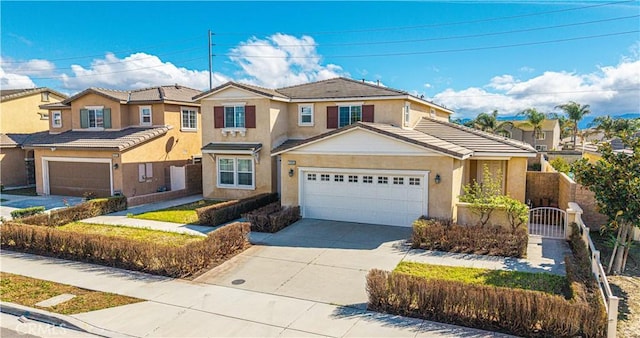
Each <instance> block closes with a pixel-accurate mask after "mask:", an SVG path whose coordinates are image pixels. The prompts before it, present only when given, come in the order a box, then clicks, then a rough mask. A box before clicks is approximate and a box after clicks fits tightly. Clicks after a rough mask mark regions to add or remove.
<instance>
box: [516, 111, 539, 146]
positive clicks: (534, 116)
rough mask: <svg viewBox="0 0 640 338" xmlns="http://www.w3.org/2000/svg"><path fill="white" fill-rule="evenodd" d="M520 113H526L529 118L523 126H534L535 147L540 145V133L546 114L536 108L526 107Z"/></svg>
mask: <svg viewBox="0 0 640 338" xmlns="http://www.w3.org/2000/svg"><path fill="white" fill-rule="evenodd" d="M519 115H524V116H525V117H526V118H527V121H526V122H524V123H523V124H522V126H527V127H531V128H533V147H534V148H535V147H536V146H537V145H538V142H537V139H538V135H539V134H540V133H541V132H542V122H544V119H545V118H546V116H545V115H544V114H543V113H541V112H539V111H537V110H536V109H535V108H529V109H526V110H524V111H523V112H521V113H520V114H519Z"/></svg>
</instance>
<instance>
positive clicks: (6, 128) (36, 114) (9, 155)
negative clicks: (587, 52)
mask: <svg viewBox="0 0 640 338" xmlns="http://www.w3.org/2000/svg"><path fill="white" fill-rule="evenodd" d="M66 98H67V96H66V95H64V94H61V93H58V92H57V91H55V90H51V89H49V88H45V87H41V88H28V89H2V90H0V183H2V185H3V186H4V187H24V186H29V185H33V184H35V172H34V166H33V151H25V150H23V149H22V143H23V142H24V141H25V140H26V139H27V137H28V136H29V134H31V133H35V132H39V131H44V130H48V129H49V117H48V115H47V114H48V112H47V110H46V109H41V108H40V107H39V106H40V105H41V104H43V103H50V102H51V103H52V102H59V101H62V100H64V99H66Z"/></svg>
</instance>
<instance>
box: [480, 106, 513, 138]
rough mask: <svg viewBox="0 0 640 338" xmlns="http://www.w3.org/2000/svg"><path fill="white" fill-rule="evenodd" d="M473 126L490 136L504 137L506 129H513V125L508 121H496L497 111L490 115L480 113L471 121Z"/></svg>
mask: <svg viewBox="0 0 640 338" xmlns="http://www.w3.org/2000/svg"><path fill="white" fill-rule="evenodd" d="M473 126H474V128H476V129H480V130H482V131H486V132H489V133H492V134H498V135H504V134H505V132H507V131H508V130H507V129H508V128H511V127H513V123H511V122H510V121H498V111H497V110H494V111H493V112H492V113H491V114H489V113H480V114H479V115H478V116H477V117H476V119H475V120H473Z"/></svg>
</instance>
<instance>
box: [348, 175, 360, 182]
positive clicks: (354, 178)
mask: <svg viewBox="0 0 640 338" xmlns="http://www.w3.org/2000/svg"><path fill="white" fill-rule="evenodd" d="M349 182H350V183H358V176H357V175H349Z"/></svg>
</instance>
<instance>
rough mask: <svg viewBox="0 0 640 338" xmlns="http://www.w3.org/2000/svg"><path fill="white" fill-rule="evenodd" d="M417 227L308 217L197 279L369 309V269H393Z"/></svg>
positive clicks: (259, 239)
mask: <svg viewBox="0 0 640 338" xmlns="http://www.w3.org/2000/svg"><path fill="white" fill-rule="evenodd" d="M410 234H411V228H402V227H392V226H382V225H370V224H360V223H347V222H336V221H325V220H315V219H303V220H301V221H299V222H297V223H295V224H292V225H291V226H289V227H288V228H286V229H284V230H282V231H280V232H278V233H276V234H271V235H265V236H263V237H262V238H254V237H252V241H253V242H254V246H253V247H251V248H250V249H249V250H246V251H245V252H243V253H241V254H240V255H238V256H236V257H235V258H234V259H231V260H229V261H227V262H226V263H224V264H222V265H220V266H218V267H217V268H215V269H213V270H211V271H208V272H207V273H205V274H203V275H201V276H200V277H198V278H197V279H196V280H195V281H196V282H200V283H209V284H215V285H222V286H228V287H235V288H240V289H245V290H252V291H258V292H264V293H270V294H277V295H283V296H289V297H295V298H299V299H305V300H312V301H317V302H323V303H329V304H334V305H346V306H350V307H357V308H361V309H364V308H366V303H367V294H366V290H365V285H366V280H365V276H366V274H367V272H368V271H369V270H370V269H372V268H379V269H384V270H392V269H393V268H394V267H395V266H396V265H397V264H398V263H399V262H400V261H401V260H402V259H403V258H404V257H405V256H406V254H407V253H408V251H409V247H408V246H407V244H406V241H407V239H408V238H409V237H410Z"/></svg>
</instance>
